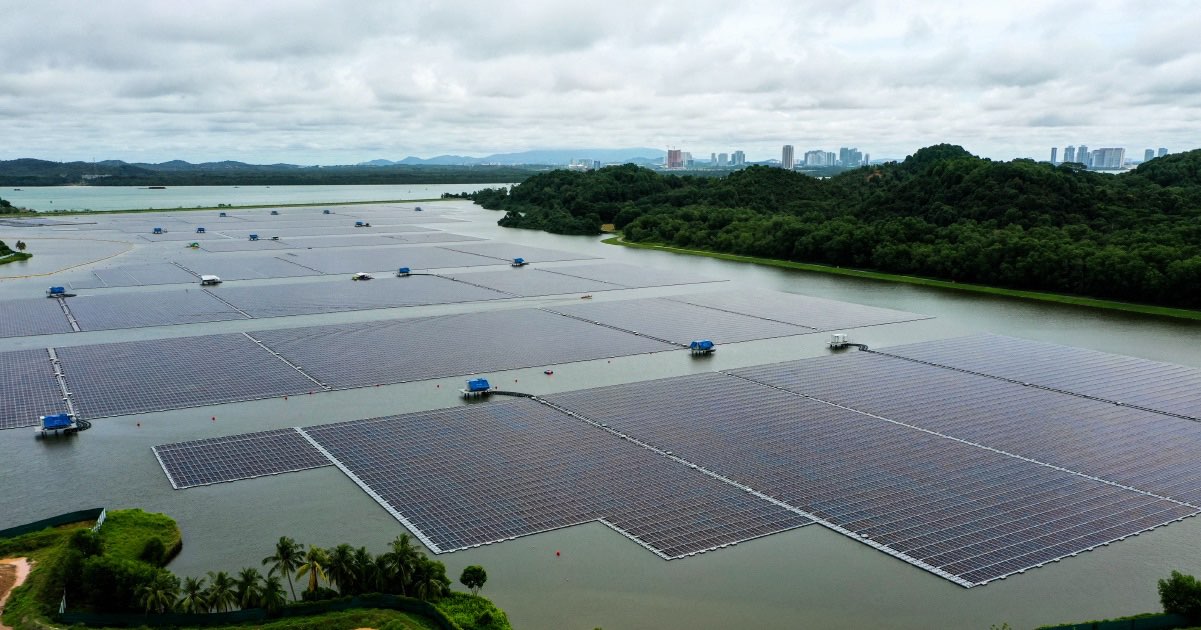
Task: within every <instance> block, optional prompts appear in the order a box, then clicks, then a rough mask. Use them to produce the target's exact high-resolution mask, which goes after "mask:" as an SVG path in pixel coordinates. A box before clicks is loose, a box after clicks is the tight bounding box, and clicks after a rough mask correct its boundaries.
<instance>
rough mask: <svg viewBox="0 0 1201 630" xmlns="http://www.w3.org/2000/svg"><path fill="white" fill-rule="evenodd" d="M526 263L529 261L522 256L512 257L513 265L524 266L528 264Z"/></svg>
mask: <svg viewBox="0 0 1201 630" xmlns="http://www.w3.org/2000/svg"><path fill="white" fill-rule="evenodd" d="M528 264H529V263H527V262H526V261H525V259H524V258H514V259H513V266H514V267H524V266H526V265H528Z"/></svg>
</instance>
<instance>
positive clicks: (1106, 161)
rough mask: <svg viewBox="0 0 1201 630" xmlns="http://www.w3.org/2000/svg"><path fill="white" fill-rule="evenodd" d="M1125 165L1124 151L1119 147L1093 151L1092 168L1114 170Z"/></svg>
mask: <svg viewBox="0 0 1201 630" xmlns="http://www.w3.org/2000/svg"><path fill="white" fill-rule="evenodd" d="M1125 164H1126V149H1123V148H1121V147H1105V148H1103V149H1097V150H1096V151H1093V155H1092V163H1091V164H1090V166H1092V167H1093V168H1106V169H1115V168H1122V166H1124V165H1125Z"/></svg>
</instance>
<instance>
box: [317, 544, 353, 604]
mask: <svg viewBox="0 0 1201 630" xmlns="http://www.w3.org/2000/svg"><path fill="white" fill-rule="evenodd" d="M325 576H326V579H328V580H329V583H330V584H332V585H334V586H336V587H337V588H338V592H339V593H341V594H343V595H353V594H355V592H356V590H357V588H358V585H357V583H356V582H355V570H354V548H353V547H351V546H350V545H348V544H346V543H342V544H340V545H338V546H337V547H334V548H333V549H332V550H330V552H329V558H328V559H327V560H326V566H325Z"/></svg>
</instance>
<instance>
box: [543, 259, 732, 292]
mask: <svg viewBox="0 0 1201 630" xmlns="http://www.w3.org/2000/svg"><path fill="white" fill-rule="evenodd" d="M542 271H546V272H549V273H557V274H562V275H565V276H572V277H575V278H584V279H585V280H596V281H598V282H607V283H609V284H616V285H619V286H622V287H626V288H639V287H663V286H670V285H677V284H695V283H702V282H716V281H715V280H713V279H712V278H704V277H697V276H689V275H685V274H682V273H676V272H674V271H664V270H662V269H654V268H650V267H636V266H634V265H626V264H623V263H610V262H606V263H598V264H590V265H572V266H570V267H550V268H545V269H542Z"/></svg>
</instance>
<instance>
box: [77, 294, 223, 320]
mask: <svg viewBox="0 0 1201 630" xmlns="http://www.w3.org/2000/svg"><path fill="white" fill-rule="evenodd" d="M67 307H68V308H70V309H71V314H72V315H74V316H75V319H76V320H77V321H78V322H79V327H80V328H81V329H83V330H115V329H119V328H142V327H144V326H166V325H170V324H194V323H197V322H220V321H227V320H231V319H246V316H245V315H243V314H241V313H239V312H238V311H237V310H235V309H233V308H231V307H230V306H229V305H227V304H225V303H223V302H222V301H221V300H218V299H217V298H214V297H213V296H212V295H209V294H208V293H207V292H205V291H204V290H202V289H200V288H194V289H173V290H168V291H154V292H145V293H105V294H99V295H81V296H78V297H73V298H69V299H68V301H67Z"/></svg>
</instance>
